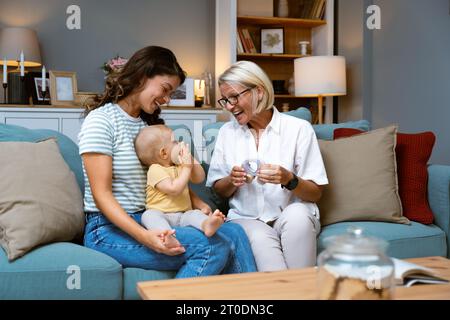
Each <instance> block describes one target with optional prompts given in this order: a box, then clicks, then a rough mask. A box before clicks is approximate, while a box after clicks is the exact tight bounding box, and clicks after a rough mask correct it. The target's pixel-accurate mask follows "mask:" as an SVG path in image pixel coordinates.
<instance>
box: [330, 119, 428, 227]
mask: <svg viewBox="0 0 450 320" xmlns="http://www.w3.org/2000/svg"><path fill="white" fill-rule="evenodd" d="M360 133H362V131H360V130H358V129H347V128H340V129H336V130H335V131H334V138H335V139H339V138H344V137H351V136H353V135H356V134H360ZM435 141H436V137H435V135H434V134H433V133H432V132H422V133H416V134H406V133H398V134H397V146H396V148H395V154H396V158H397V172H398V185H399V194H400V199H401V201H402V207H403V215H404V216H405V217H407V218H408V219H410V220H412V221H416V222H420V223H423V224H431V223H433V212H432V211H431V209H430V205H429V204H428V198H427V186H428V168H427V165H428V161H429V160H430V156H431V152H432V151H433V146H434V142H435Z"/></svg>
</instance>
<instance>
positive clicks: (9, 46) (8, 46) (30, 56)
mask: <svg viewBox="0 0 450 320" xmlns="http://www.w3.org/2000/svg"><path fill="white" fill-rule="evenodd" d="M22 51H23V55H24V66H25V67H39V66H40V65H41V52H40V50H39V42H38V38H37V34H36V31H34V30H31V29H27V28H3V29H0V59H1V60H2V61H3V59H6V61H7V64H8V66H13V67H15V66H17V65H18V62H17V61H18V60H19V59H20V58H19V57H20V53H21V52H22Z"/></svg>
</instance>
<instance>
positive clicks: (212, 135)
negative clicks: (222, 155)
mask: <svg viewBox="0 0 450 320" xmlns="http://www.w3.org/2000/svg"><path fill="white" fill-rule="evenodd" d="M225 123H226V122H214V123H210V124H207V125H205V126H203V129H202V133H203V139H204V140H205V150H206V159H203V161H204V162H205V163H207V164H209V163H210V162H211V157H212V154H213V152H214V146H215V145H216V140H217V135H218V134H219V130H220V128H221V127H222V126H223V125H224V124H225Z"/></svg>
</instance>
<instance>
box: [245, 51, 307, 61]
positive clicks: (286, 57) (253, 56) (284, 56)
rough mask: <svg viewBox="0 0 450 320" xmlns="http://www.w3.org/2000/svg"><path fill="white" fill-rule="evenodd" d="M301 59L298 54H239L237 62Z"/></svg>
mask: <svg viewBox="0 0 450 320" xmlns="http://www.w3.org/2000/svg"><path fill="white" fill-rule="evenodd" d="M301 57H303V56H302V55H300V54H269V53H240V54H238V55H237V58H238V60H245V59H274V60H294V59H297V58H301Z"/></svg>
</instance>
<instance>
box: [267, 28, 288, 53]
mask: <svg viewBox="0 0 450 320" xmlns="http://www.w3.org/2000/svg"><path fill="white" fill-rule="evenodd" d="M261 53H272V54H283V53H284V28H267V29H266V28H262V29H261Z"/></svg>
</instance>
